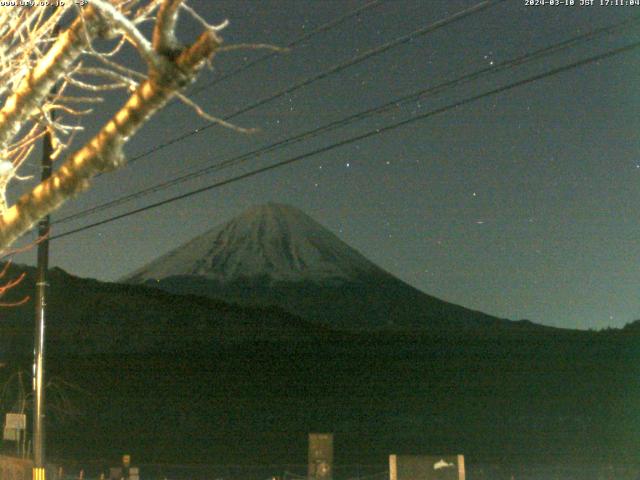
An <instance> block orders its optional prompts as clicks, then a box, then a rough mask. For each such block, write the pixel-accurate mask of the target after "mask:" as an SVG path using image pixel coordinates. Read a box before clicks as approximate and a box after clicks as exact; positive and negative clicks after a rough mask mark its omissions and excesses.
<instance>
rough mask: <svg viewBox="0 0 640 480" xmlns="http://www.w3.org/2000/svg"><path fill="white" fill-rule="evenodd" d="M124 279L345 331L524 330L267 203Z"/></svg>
mask: <svg viewBox="0 0 640 480" xmlns="http://www.w3.org/2000/svg"><path fill="white" fill-rule="evenodd" d="M123 281H125V282H128V283H144V284H148V285H150V286H154V287H157V288H161V289H164V290H167V291H170V292H174V293H180V294H197V295H204V296H208V297H210V298H216V299H223V300H225V301H232V302H237V303H241V304H245V305H262V306H264V305H278V306H280V307H282V308H284V309H286V310H288V311H289V312H291V313H293V314H296V315H300V316H302V317H303V318H306V319H308V320H311V321H314V322H320V323H323V324H326V325H329V326H331V327H333V328H340V329H347V330H360V329H381V328H394V329H410V330H415V329H423V330H443V329H444V330H451V329H454V330H467V329H476V328H488V327H491V328H495V327H497V326H502V327H509V328H510V327H514V326H518V327H525V325H524V324H515V323H513V322H509V321H507V320H502V319H498V318H495V317H491V316H489V315H485V314H483V313H480V312H475V311H472V310H469V309H466V308H464V307H460V306H458V305H453V304H451V303H448V302H445V301H442V300H440V299H437V298H435V297H432V296H429V295H427V294H425V293H423V292H420V291H419V290H417V289H415V288H413V287H411V286H410V285H408V284H406V283H404V282H402V281H401V280H399V279H397V278H395V277H394V276H392V275H391V274H389V273H388V272H386V271H384V270H383V269H381V268H380V267H378V266H376V265H375V264H373V263H372V262H370V261H369V260H367V259H366V258H365V257H364V256H363V255H362V254H360V253H359V252H357V251H356V250H355V249H353V248H351V247H350V246H348V245H347V244H346V243H344V242H343V241H342V240H340V239H339V238H338V237H336V236H335V235H334V234H333V233H331V232H330V231H328V230H327V229H326V228H324V227H323V226H321V225H320V224H318V223H317V222H315V221H314V220H313V219H311V218H310V217H308V216H307V215H306V214H304V213H302V212H301V211H300V210H298V209H296V208H293V207H290V206H287V205H281V204H274V203H269V204H266V205H261V206H257V207H253V208H251V209H249V210H247V211H246V212H244V213H243V214H241V215H239V216H238V217H236V218H234V219H232V220H230V221H228V222H226V223H224V224H222V225H220V226H217V227H215V228H213V229H212V230H210V231H208V232H206V233H204V234H203V235H201V236H199V237H196V238H195V239H193V240H191V241H190V242H188V243H186V244H185V245H183V246H181V247H178V248H177V249H175V250H173V251H171V252H169V253H167V254H166V255H163V256H161V257H160V258H158V259H157V260H155V261H153V262H151V263H150V264H148V265H146V266H144V267H143V268H141V269H139V270H137V271H136V272H133V273H132V274H131V275H129V276H128V277H126V278H125V279H124V280H123ZM527 327H528V328H532V326H531V325H530V324H528V325H527Z"/></svg>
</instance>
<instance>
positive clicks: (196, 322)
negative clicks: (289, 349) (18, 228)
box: [0, 265, 326, 358]
mask: <svg viewBox="0 0 640 480" xmlns="http://www.w3.org/2000/svg"><path fill="white" fill-rule="evenodd" d="M22 272H24V273H26V278H25V280H24V281H23V282H22V283H21V284H20V285H19V286H18V287H16V288H14V289H12V290H11V291H10V292H9V294H8V297H7V298H5V299H3V300H6V301H9V302H10V301H12V300H17V299H20V298H23V297H25V296H33V292H34V283H35V269H34V268H33V267H25V266H22V265H16V266H12V268H11V270H10V272H9V275H8V278H15V277H17V276H18V275H19V274H20V273H22ZM49 283H50V285H51V287H50V288H49V291H48V301H47V305H48V311H47V344H48V346H47V351H48V353H50V354H53V355H59V354H64V355H78V354H134V353H136V354H147V353H151V352H155V353H163V354H165V353H169V352H180V353H189V352H191V353H198V352H203V351H209V350H210V349H212V348H213V349H215V348H217V347H219V346H221V345H226V346H228V345H235V344H239V343H242V342H247V341H249V342H252V341H269V342H273V341H283V340H286V341H296V340H304V339H316V338H317V336H322V335H324V334H325V333H326V331H325V330H323V329H321V328H318V327H317V326H315V325H311V324H309V323H308V322H305V321H303V320H301V319H300V318H298V317H295V316H293V315H291V314H288V313H287V312H285V311H283V310H281V309H277V308H273V307H272V308H252V307H241V306H237V305H230V304H227V303H223V302H220V301H217V300H213V299H208V298H200V297H194V296H182V295H174V294H171V293H168V292H164V291H161V290H158V289H153V288H148V287H145V286H141V285H122V284H116V283H107V282H100V281H97V280H92V279H84V278H78V277H75V276H73V275H70V274H68V273H67V272H65V271H64V270H61V269H59V268H55V269H53V270H51V271H50V273H49ZM0 320H1V321H0V338H1V339H2V342H0V358H5V357H6V356H10V357H12V356H21V355H25V354H28V353H29V352H31V351H32V350H33V329H34V304H33V301H32V300H31V301H30V302H28V303H27V304H26V305H23V306H20V307H16V308H2V309H0Z"/></svg>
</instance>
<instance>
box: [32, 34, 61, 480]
mask: <svg viewBox="0 0 640 480" xmlns="http://www.w3.org/2000/svg"><path fill="white" fill-rule="evenodd" d="M57 33H58V28H57V27H56V28H55V29H54V35H57ZM52 93H55V89H53V90H52ZM50 115H51V119H52V120H53V119H54V111H53V110H51V112H50ZM52 153H53V143H52V138H51V133H50V132H47V133H46V134H45V136H44V137H43V139H42V161H41V180H42V181H45V180H47V179H48V178H49V177H50V176H51V166H52V160H51V155H52ZM49 231H50V219H49V215H47V216H46V217H44V218H43V219H42V220H40V222H38V269H37V273H36V329H35V343H34V349H33V480H46V479H45V476H46V475H45V423H44V419H45V409H44V405H45V404H44V400H45V377H44V352H45V348H44V347H45V341H44V340H45V320H46V312H47V287H48V286H49V282H48V279H47V271H48V269H49Z"/></svg>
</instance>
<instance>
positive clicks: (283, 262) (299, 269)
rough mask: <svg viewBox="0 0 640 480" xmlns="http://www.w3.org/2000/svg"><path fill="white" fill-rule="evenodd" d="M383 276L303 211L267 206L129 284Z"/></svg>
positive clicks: (184, 247) (202, 237) (219, 228)
mask: <svg viewBox="0 0 640 480" xmlns="http://www.w3.org/2000/svg"><path fill="white" fill-rule="evenodd" d="M381 274H382V275H387V274H386V272H384V271H383V270H381V269H380V268H379V267H377V266H376V265H374V264H373V263H371V262H370V261H369V260H367V259H366V258H365V257H364V256H362V255H361V254H360V253H358V252H357V251H356V250H354V249H353V248H351V247H350V246H348V245H347V244H346V243H344V242H343V241H342V240H340V239H339V238H338V237H336V236H335V235H334V234H333V233H331V232H330V231H329V230H327V229H326V228H325V227H323V226H322V225H320V224H319V223H317V222H316V221H314V220H313V219H311V218H310V217H309V216H307V215H306V214H304V213H303V212H301V211H300V210H298V209H296V208H294V207H291V206H287V205H282V204H276V203H268V204H266V205H260V206H257V207H253V208H250V209H249V210H247V211H245V212H244V213H242V214H241V215H239V216H238V217H236V218H234V219H232V220H230V221H228V222H226V223H224V224H222V225H219V226H217V227H215V228H213V229H212V230H210V231H208V232H206V233H204V234H202V235H200V236H198V237H196V238H194V239H193V240H191V241H189V242H188V243H186V244H184V245H182V246H180V247H178V248H176V249H175V250H173V251H171V252H169V253H167V254H166V255H163V256H162V257H160V258H158V259H156V260H154V261H153V262H151V263H149V264H148V265H146V266H144V267H143V268H141V269H139V270H137V271H136V272H134V273H132V274H131V275H129V276H128V277H127V278H126V280H127V281H133V282H144V281H148V280H162V279H165V278H167V277H173V276H198V277H202V278H206V279H210V280H216V281H219V282H221V283H230V282H234V281H238V280H251V279H259V280H261V281H267V282H271V283H278V282H299V281H312V282H316V283H325V282H341V281H354V280H356V281H357V280H358V279H360V278H363V277H370V276H371V275H381Z"/></svg>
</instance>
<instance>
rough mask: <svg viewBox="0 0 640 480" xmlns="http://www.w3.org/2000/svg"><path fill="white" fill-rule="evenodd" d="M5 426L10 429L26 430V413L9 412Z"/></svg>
mask: <svg viewBox="0 0 640 480" xmlns="http://www.w3.org/2000/svg"><path fill="white" fill-rule="evenodd" d="M4 428H5V429H10V430H24V429H25V428H27V416H26V415H25V414H24V413H7V416H6V417H5V421H4Z"/></svg>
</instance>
